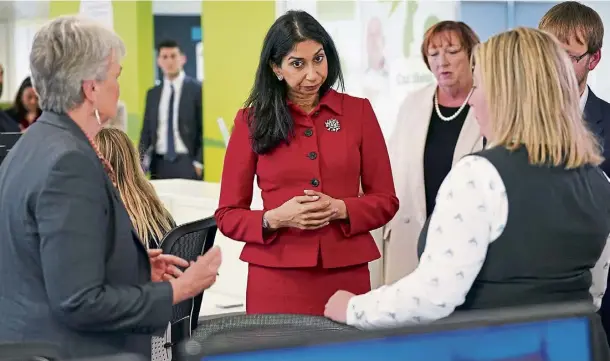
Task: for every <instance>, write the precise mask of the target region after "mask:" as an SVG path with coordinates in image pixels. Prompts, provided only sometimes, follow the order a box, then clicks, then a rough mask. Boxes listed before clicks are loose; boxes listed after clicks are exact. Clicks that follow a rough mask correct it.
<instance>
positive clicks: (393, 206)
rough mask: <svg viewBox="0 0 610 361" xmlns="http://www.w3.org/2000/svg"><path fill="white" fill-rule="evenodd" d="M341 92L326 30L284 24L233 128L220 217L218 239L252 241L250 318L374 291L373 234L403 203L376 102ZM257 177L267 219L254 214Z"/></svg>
mask: <svg viewBox="0 0 610 361" xmlns="http://www.w3.org/2000/svg"><path fill="white" fill-rule="evenodd" d="M336 83H338V84H339V85H340V86H341V87H343V75H342V73H341V66H340V63H339V55H338V54H337V50H336V48H335V45H334V43H333V41H332V39H331V37H330V36H329V34H328V33H327V32H326V31H325V30H324V28H323V27H322V26H321V25H320V23H318V22H317V21H316V20H315V19H314V18H313V17H312V16H311V15H309V14H307V13H306V12H303V11H289V12H288V13H286V14H285V15H283V16H281V17H280V18H278V19H277V21H276V22H275V23H274V24H273V26H272V27H271V29H269V32H268V33H267V36H266V37H265V41H264V44H263V49H262V52H261V56H260V63H259V66H258V70H257V72H256V79H255V83H254V87H253V89H252V92H251V94H250V97H249V99H248V100H247V102H246V108H245V109H242V110H240V111H239V112H238V113H237V116H236V118H235V125H234V130H233V133H232V135H231V138H230V141H229V145H228V147H227V153H226V156H225V160H224V171H223V174H222V182H221V192H220V202H219V207H218V210H217V211H216V220H217V223H218V227H219V229H220V231H221V232H222V233H223V234H224V235H226V236H227V237H229V238H231V239H234V240H238V241H241V242H245V243H246V245H245V247H244V249H243V252H242V254H241V259H242V260H243V261H245V262H248V264H249V267H248V285H247V291H246V309H247V313H250V314H253V313H296V314H312V315H323V314H324V305H325V304H326V301H327V300H328V298H329V297H330V296H332V295H333V293H334V292H335V291H337V290H339V289H349V290H350V292H352V293H355V294H361V293H364V292H367V291H369V290H370V288H371V286H370V276H369V270H368V263H369V262H371V261H373V260H375V259H377V258H379V256H380V254H379V251H378V249H377V246H376V245H375V243H374V241H373V238H372V237H371V235H370V233H369V231H371V230H374V229H376V228H379V227H381V226H383V225H384V224H386V223H387V222H389V221H390V220H391V219H392V217H393V216H394V214H395V213H396V211H397V210H398V199H397V198H396V195H395V192H394V183H393V181H392V170H391V168H390V161H389V158H388V153H387V149H386V146H385V141H384V139H383V135H382V134H381V130H380V127H379V124H378V122H377V119H376V117H375V113H374V112H373V109H372V108H371V104H370V103H369V101H368V100H366V99H361V98H355V97H351V96H349V95H346V94H342V93H338V92H336V91H335V90H333V89H331V87H332V86H333V85H334V84H336ZM255 175H256V176H257V180H258V186H259V188H260V189H261V191H262V198H263V203H264V204H263V206H264V210H251V209H250V203H251V201H252V188H253V183H254V176H255ZM360 184H362V190H363V191H364V195H362V196H360V197H359V196H358V195H359V192H358V191H359V186H360Z"/></svg>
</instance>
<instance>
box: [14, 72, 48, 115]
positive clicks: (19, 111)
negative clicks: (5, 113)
mask: <svg viewBox="0 0 610 361" xmlns="http://www.w3.org/2000/svg"><path fill="white" fill-rule="evenodd" d="M33 87H34V86H33V85H32V78H31V77H29V76H28V77H27V78H25V79H23V81H22V82H21V85H20V86H19V90H17V95H15V102H14V103H13V110H14V112H15V115H16V116H17V119H18V120H19V121H21V120H23V119H25V117H26V115H27V114H28V110H27V109H26V108H25V104H23V100H22V99H21V98H22V97H23V93H24V92H25V91H26V90H27V89H28V88H33ZM37 112H38V115H39V116H40V114H41V113H42V110H40V107H38V109H37Z"/></svg>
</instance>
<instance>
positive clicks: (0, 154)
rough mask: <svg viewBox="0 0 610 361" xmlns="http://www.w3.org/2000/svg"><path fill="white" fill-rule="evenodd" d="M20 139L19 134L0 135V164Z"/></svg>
mask: <svg viewBox="0 0 610 361" xmlns="http://www.w3.org/2000/svg"><path fill="white" fill-rule="evenodd" d="M20 137H21V133H0V164H2V161H3V160H4V158H6V156H7V155H8V152H9V151H10V150H11V148H13V146H14V145H15V143H17V141H18V140H19V138H20Z"/></svg>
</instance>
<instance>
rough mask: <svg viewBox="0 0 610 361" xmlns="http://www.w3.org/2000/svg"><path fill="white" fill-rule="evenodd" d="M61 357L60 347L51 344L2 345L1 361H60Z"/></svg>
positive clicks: (0, 347)
mask: <svg viewBox="0 0 610 361" xmlns="http://www.w3.org/2000/svg"><path fill="white" fill-rule="evenodd" d="M59 356H60V355H59V349H58V347H57V346H56V345H54V344H51V343H42V342H7V343H0V360H2V361H58V360H60V357H59Z"/></svg>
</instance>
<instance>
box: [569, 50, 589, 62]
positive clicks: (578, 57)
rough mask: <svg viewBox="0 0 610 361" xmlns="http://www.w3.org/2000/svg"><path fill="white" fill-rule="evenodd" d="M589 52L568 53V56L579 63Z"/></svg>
mask: <svg viewBox="0 0 610 361" xmlns="http://www.w3.org/2000/svg"><path fill="white" fill-rule="evenodd" d="M587 54H589V52H588V51H587V52H585V53H584V54H582V55H572V54H568V56H569V57H570V60H572V61H573V62H574V63H578V62H579V61H581V60H582V58H584V57H585V55H587Z"/></svg>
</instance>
